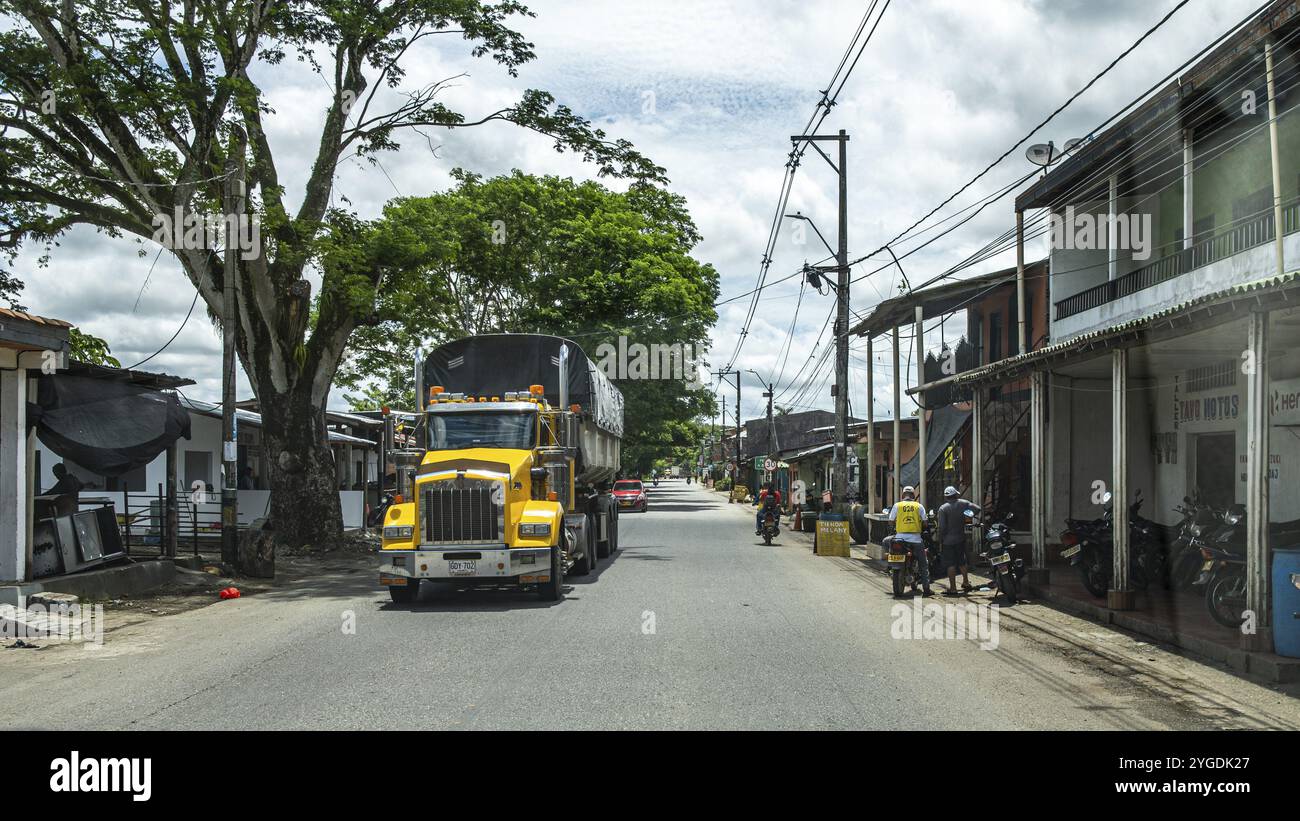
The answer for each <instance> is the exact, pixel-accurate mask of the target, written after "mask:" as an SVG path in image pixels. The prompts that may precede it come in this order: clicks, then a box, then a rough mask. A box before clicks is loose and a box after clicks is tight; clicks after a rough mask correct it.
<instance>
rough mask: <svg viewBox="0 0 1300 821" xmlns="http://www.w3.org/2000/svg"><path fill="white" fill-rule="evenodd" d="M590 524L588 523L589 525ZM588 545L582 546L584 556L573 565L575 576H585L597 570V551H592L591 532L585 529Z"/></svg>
mask: <svg viewBox="0 0 1300 821" xmlns="http://www.w3.org/2000/svg"><path fill="white" fill-rule="evenodd" d="M589 524H590V522H588V525H589ZM583 530H584V531H585V533H584V535H585V536H586V543H585V544H583V545H582V556H581V557H580V558H579V559H578V560H577V561H576V562H574V564H573V575H575V576H585V575H587V574H588V573H590V572H591V571H593V570H595V569H596V551H594V550H592V549H591V548H592V539H591V531H590V530H587V527H585V526H584V527H583Z"/></svg>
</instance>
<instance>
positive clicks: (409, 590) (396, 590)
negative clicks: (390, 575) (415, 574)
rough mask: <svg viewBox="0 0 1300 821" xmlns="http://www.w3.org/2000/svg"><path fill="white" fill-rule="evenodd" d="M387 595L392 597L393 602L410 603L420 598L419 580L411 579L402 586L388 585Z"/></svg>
mask: <svg viewBox="0 0 1300 821" xmlns="http://www.w3.org/2000/svg"><path fill="white" fill-rule="evenodd" d="M388 595H389V596H391V597H392V599H393V603H394V604H410V603H411V602H414V601H415V600H416V599H418V598H420V580H419V579H411V580H410V581H408V582H407V583H406V586H404V587H393V586H390V587H389V588H388Z"/></svg>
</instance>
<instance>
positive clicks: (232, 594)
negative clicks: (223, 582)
mask: <svg viewBox="0 0 1300 821" xmlns="http://www.w3.org/2000/svg"><path fill="white" fill-rule="evenodd" d="M218 595H220V596H221V598H223V599H237V598H239V588H238V587H227V588H226V589H224V590H222V591H221V593H219V594H218Z"/></svg>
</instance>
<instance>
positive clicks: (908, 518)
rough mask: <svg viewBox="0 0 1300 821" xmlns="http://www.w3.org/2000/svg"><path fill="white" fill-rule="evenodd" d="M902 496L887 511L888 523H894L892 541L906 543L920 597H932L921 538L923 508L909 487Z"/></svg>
mask: <svg viewBox="0 0 1300 821" xmlns="http://www.w3.org/2000/svg"><path fill="white" fill-rule="evenodd" d="M902 495H903V498H902V499H901V500H899V501H898V502H895V503H894V506H893V507H891V508H890V509H889V521H891V522H893V523H894V541H895V542H903V543H906V544H907V546H908V547H909V548H910V549H911V551H912V556H913V560H914V561H915V562H916V567H917V575H918V576H920V577H921V596H922V597H923V598H924V597H927V596H933V595H934V594H933V593H932V592H930V560H929V557H928V556H926V555H925V540H924V539H923V538H921V529H922V527H923V526H924V523H925V508H923V507H921V503H920V502H918V501H916V490H915V488H913V487H912V486H911V485H908V486H907V487H905V488H903V494H902ZM912 595H916V585H915V583H913V585H912Z"/></svg>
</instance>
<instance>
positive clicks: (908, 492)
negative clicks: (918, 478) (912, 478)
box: [903, 485, 916, 496]
mask: <svg viewBox="0 0 1300 821" xmlns="http://www.w3.org/2000/svg"><path fill="white" fill-rule="evenodd" d="M903 495H904V496H915V495H916V488H914V487H912V486H911V485H907V486H906V487H904V488H903Z"/></svg>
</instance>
